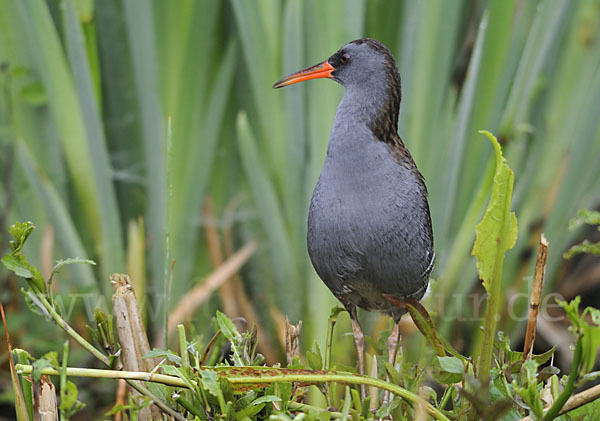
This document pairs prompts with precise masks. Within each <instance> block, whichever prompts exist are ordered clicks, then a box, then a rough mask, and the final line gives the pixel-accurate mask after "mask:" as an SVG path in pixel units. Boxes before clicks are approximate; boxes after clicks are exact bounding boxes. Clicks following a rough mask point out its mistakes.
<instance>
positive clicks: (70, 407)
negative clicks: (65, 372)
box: [59, 380, 85, 417]
mask: <svg viewBox="0 0 600 421" xmlns="http://www.w3.org/2000/svg"><path fill="white" fill-rule="evenodd" d="M60 392H61V393H60V407H59V409H60V410H61V411H64V412H65V413H66V414H68V416H69V417H70V416H71V415H73V414H74V413H75V412H77V411H79V410H81V409H83V408H84V407H85V404H84V403H82V402H80V401H78V400H77V396H78V395H79V391H78V390H77V386H75V383H73V382H72V381H71V380H67V387H66V388H65V390H61V391H60Z"/></svg>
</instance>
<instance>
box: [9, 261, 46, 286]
mask: <svg viewBox="0 0 600 421" xmlns="http://www.w3.org/2000/svg"><path fill="white" fill-rule="evenodd" d="M2 263H3V264H4V266H6V268H7V269H8V270H11V271H13V272H14V273H15V274H16V275H17V276H20V277H22V278H25V279H26V280H27V282H30V283H31V285H33V286H35V288H37V289H38V290H40V291H41V292H46V282H45V281H44V278H42V274H41V273H40V271H39V270H38V268H36V267H35V266H32V265H30V264H29V262H28V261H27V259H26V258H25V256H24V255H22V254H19V255H18V256H13V255H11V254H9V255H6V256H4V257H3V258H2Z"/></svg>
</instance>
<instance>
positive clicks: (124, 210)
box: [0, 0, 600, 402]
mask: <svg viewBox="0 0 600 421" xmlns="http://www.w3.org/2000/svg"><path fill="white" fill-rule="evenodd" d="M599 34H600V2H598V1H595V0H585V1H584V0H581V1H575V2H573V1H568V0H562V1H560V0H555V1H554V0H553V1H550V0H547V1H522V2H521V1H502V0H498V1H459V0H456V1H435V0H431V1H420V2H415V1H404V2H400V1H395V0H388V1H385V0H373V1H364V0H362V1H361V0H352V1H332V0H329V1H318V0H308V1H299V0H296V1H294V0H289V1H281V0H261V1H257V2H251V1H244V0H230V1H213V0H204V1H200V0H198V1H195V0H188V1H179V2H177V3H176V4H174V3H172V2H166V1H145V0H127V1H118V0H103V1H96V2H94V1H92V0H77V1H76V0H64V1H55V0H48V1H46V2H41V1H38V0H22V1H12V0H0V90H1V96H0V172H1V173H2V183H1V184H0V249H1V251H2V253H0V254H2V255H3V254H5V253H6V252H7V251H8V238H7V237H6V233H7V230H8V226H9V225H10V224H11V223H12V222H14V221H16V220H31V221H34V223H35V224H36V225H37V226H38V228H39V229H38V230H36V231H35V232H34V234H33V235H32V238H31V239H30V244H29V245H28V251H27V253H28V257H29V258H30V260H31V261H32V262H33V263H35V264H36V265H39V266H40V267H41V268H42V272H43V274H44V275H45V276H46V277H47V275H48V274H49V273H50V270H51V268H52V266H53V264H54V260H56V259H57V258H60V257H65V256H78V257H85V258H90V259H93V260H95V261H96V262H97V263H98V265H97V266H95V267H94V266H88V265H77V266H71V267H69V268H68V269H65V271H64V272H63V273H61V275H60V276H59V277H58V278H57V279H56V284H55V285H54V287H55V288H56V292H57V293H60V294H63V295H64V298H63V300H64V303H65V305H66V306H67V308H68V306H69V305H70V304H71V303H74V307H73V311H72V313H71V314H70V317H69V320H70V322H71V323H72V324H73V325H74V326H75V327H77V326H79V327H80V328H81V330H82V331H83V330H84V328H83V327H84V325H85V324H86V323H89V322H90V318H91V313H90V311H89V309H90V308H93V306H94V305H95V304H96V302H97V300H98V299H101V297H103V296H104V297H108V294H109V293H110V291H111V286H110V283H109V281H108V278H109V275H110V274H111V273H113V272H127V273H129V274H131V276H132V279H133V282H134V283H135V284H136V291H138V295H139V296H140V297H145V298H146V300H145V302H146V304H147V308H149V309H151V310H152V311H151V312H149V313H148V321H149V322H148V324H149V330H150V331H153V332H154V336H155V340H156V341H158V342H159V343H160V340H161V338H162V335H161V333H160V332H161V330H162V328H163V322H162V320H163V318H164V312H165V311H166V310H167V308H169V307H170V308H173V307H176V304H177V302H178V301H179V300H180V299H181V298H182V297H183V296H184V295H185V294H186V293H187V292H188V291H190V290H191V289H192V287H193V286H195V285H197V284H199V283H202V282H203V281H202V280H203V279H204V278H205V277H206V276H207V275H208V274H209V273H210V272H211V271H212V270H213V269H215V268H216V267H217V266H219V265H220V264H221V263H222V262H223V260H224V259H225V258H226V257H227V256H228V255H230V254H232V252H233V251H235V250H236V249H238V248H240V247H241V246H243V245H244V244H246V243H247V242H248V241H250V240H252V239H258V241H259V248H258V251H257V252H256V254H255V255H254V256H253V257H252V259H251V260H250V261H249V262H248V264H247V265H246V266H245V267H244V269H243V270H242V271H241V277H240V279H238V280H234V281H232V282H231V283H230V284H229V286H228V285H225V286H223V287H222V288H221V289H220V291H219V293H215V294H212V295H211V296H210V298H209V299H207V300H206V302H204V304H203V305H202V306H201V308H200V309H199V310H198V311H196V312H195V314H194V316H193V317H192V320H193V321H194V328H195V329H196V331H197V332H198V333H204V334H205V335H210V333H211V324H210V322H209V321H210V318H211V317H212V315H213V314H214V310H215V309H216V308H223V309H224V310H225V312H226V313H227V314H228V315H229V316H230V317H237V316H243V317H245V318H246V319H247V320H248V321H249V322H252V323H259V324H260V328H259V331H261V332H264V336H265V337H264V338H262V339H264V340H261V341H259V344H262V346H263V349H262V350H261V352H264V353H265V355H266V356H267V358H268V359H269V358H271V361H273V360H274V359H277V358H278V357H280V356H281V355H282V345H281V339H280V338H281V334H280V331H281V327H282V322H281V320H282V315H287V316H289V318H290V319H291V320H292V321H297V320H299V319H302V320H303V321H304V327H303V337H302V341H303V344H304V345H305V346H308V345H309V344H311V343H312V341H313V339H316V340H317V341H319V342H320V343H321V344H322V343H323V341H324V338H325V332H326V329H327V322H326V321H327V317H328V316H329V312H330V309H331V307H332V306H333V305H334V304H335V301H334V299H333V297H332V296H331V294H330V293H329V292H328V291H327V289H326V288H325V286H324V285H322V283H321V281H320V280H319V279H318V278H317V277H316V274H315V273H314V271H313V269H312V267H311V265H310V262H309V260H308V256H307V253H306V247H305V230H306V215H307V211H308V203H309V200H310V195H311V192H312V188H313V186H314V184H315V182H316V179H317V177H318V174H319V171H320V168H321V165H322V162H323V159H324V156H325V150H326V146H327V139H328V134H329V130H330V127H331V123H332V121H333V116H334V113H335V108H336V105H337V102H338V101H339V99H340V98H341V95H342V93H343V90H342V88H341V87H339V86H337V85H336V84H334V83H331V82H329V81H314V82H310V83H306V84H301V85H298V86H294V87H291V88H287V89H285V90H281V91H273V90H271V88H270V87H271V85H272V83H273V82H275V81H276V80H278V79H279V78H280V77H281V76H283V75H285V74H288V73H290V72H292V71H295V70H297V69H299V68H302V67H305V66H307V65H310V64H313V63H315V62H318V61H320V60H323V59H324V58H326V57H328V56H329V55H330V54H332V53H333V52H335V51H336V50H337V49H338V48H339V47H340V46H342V45H343V44H345V43H346V42H348V41H350V40H352V39H356V38H360V37H363V36H370V37H374V38H377V39H379V40H380V41H382V42H383V43H385V44H386V45H388V46H389V47H390V49H391V50H392V52H393V53H394V55H395V56H396V58H397V61H398V65H399V68H400V73H401V76H402V78H403V102H402V108H401V114H400V135H401V136H402V138H403V139H404V140H405V142H406V143H407V145H408V147H409V149H410V150H411V152H412V154H413V157H414V158H415V161H416V163H417V165H418V166H419V168H420V169H421V171H422V172H423V174H424V176H425V178H426V180H427V185H428V188H429V195H430V205H431V211H432V218H433V225H434V235H435V243H436V244H435V248H436V253H437V256H438V257H437V263H436V267H435V270H434V273H433V278H434V280H435V281H434V282H433V294H432V298H431V299H430V300H429V301H427V302H425V305H426V307H428V308H429V310H430V312H432V314H433V315H434V317H436V318H437V321H438V326H439V330H440V333H441V334H442V335H443V336H445V337H447V338H452V339H453V341H454V343H455V345H456V346H457V347H459V348H460V349H463V350H465V352H467V353H468V351H469V350H470V349H471V348H473V347H474V346H475V344H477V343H478V341H479V340H480V339H479V338H478V329H479V324H480V323H481V321H480V320H478V317H480V316H481V315H482V314H483V309H482V308H480V306H478V305H477V303H478V302H481V300H480V299H479V296H480V294H481V287H480V285H479V280H478V277H477V275H476V270H475V264H474V261H473V259H472V258H471V256H470V253H471V248H472V246H473V240H474V228H475V225H476V223H477V222H478V221H479V219H480V218H481V214H482V211H483V209H484V207H485V205H486V200H487V197H488V195H489V190H490V186H491V175H492V170H493V151H492V147H491V146H490V144H489V142H488V141H486V140H485V138H484V137H483V136H481V135H479V134H478V133H477V130H478V129H483V128H485V129H488V130H490V131H492V132H493V133H495V134H496V135H497V136H498V138H499V140H500V141H501V143H502V145H503V148H504V153H505V156H506V158H507V160H508V163H509V165H510V167H511V168H512V169H513V170H514V172H515V187H514V197H513V209H514V210H515V212H516V214H517V217H518V220H519V237H518V241H517V243H516V246H515V249H514V250H512V251H510V252H509V253H508V254H507V256H506V261H505V266H504V271H503V286H502V291H503V293H504V302H505V304H506V303H510V304H511V306H512V307H511V309H512V310H511V311H512V312H513V313H510V314H509V312H506V313H505V314H504V316H505V317H504V318H503V319H502V320H501V321H500V323H499V328H500V329H501V330H503V331H505V332H506V333H507V335H508V336H510V337H511V338H512V339H513V341H514V342H517V343H518V342H519V341H520V340H521V337H522V335H523V327H524V326H523V324H522V323H517V322H516V320H515V316H514V315H519V316H523V315H524V314H525V311H526V307H527V299H524V298H523V297H521V299H515V298H519V297H520V296H519V295H518V294H519V293H522V292H527V290H528V285H529V282H528V281H529V280H530V275H531V274H532V272H533V261H534V260H535V252H532V247H533V246H534V245H535V244H536V243H537V240H538V238H539V233H540V232H542V231H543V232H545V234H546V236H547V238H548V240H549V242H550V249H549V250H550V251H549V257H548V269H547V278H546V285H545V293H550V292H559V293H560V294H561V295H562V296H564V297H565V298H571V297H573V296H575V295H577V294H584V300H583V303H584V304H594V303H597V302H598V301H597V300H598V294H599V292H598V290H599V289H598V279H599V278H600V277H599V276H598V260H597V258H596V260H593V258H579V259H577V260H576V261H575V262H572V263H571V262H570V263H568V264H567V263H565V261H564V259H563V256H562V254H563V252H565V251H566V250H567V249H568V247H569V246H570V245H571V244H572V243H573V242H574V241H576V240H578V239H580V237H581V236H583V235H586V233H585V232H583V231H582V230H581V228H580V229H578V230H574V231H569V230H568V221H569V219H570V218H573V217H575V216H576V214H577V211H578V210H579V209H581V208H584V207H587V208H594V207H597V206H598V202H599V200H600V165H598V157H599V156H600V133H599V128H600V120H599V119H598V111H599V110H600V71H599V70H600V39H599ZM169 117H170V120H169ZM208 198H210V199H211V200H210V202H209V204H210V205H209V206H207V199H208ZM587 235H592V234H590V233H589V232H588V233H587ZM594 235H598V234H597V233H596V234H594ZM172 259H174V261H175V266H174V271H173V273H172V282H169V279H170V276H169V267H170V262H171V260H172ZM0 270H1V271H2V272H0V273H1V277H0V282H1V285H2V286H1V287H0V298H1V299H2V302H3V303H5V304H6V307H7V308H8V313H9V314H8V316H9V317H8V322H9V330H10V332H11V335H12V338H13V343H14V344H18V345H19V346H20V347H23V348H27V349H28V350H30V351H31V352H32V354H40V355H41V354H42V353H44V352H46V351H48V350H50V349H57V348H59V347H60V345H59V344H60V343H62V336H61V337H60V341H59V342H57V337H58V335H57V330H54V329H52V328H49V325H48V324H46V323H38V320H39V319H38V318H37V316H34V315H32V314H31V313H30V312H28V311H26V309H25V308H24V306H25V304H24V301H23V298H22V296H21V294H19V288H20V285H19V283H18V281H17V279H16V278H14V277H11V276H9V275H8V273H7V272H6V271H4V269H0ZM236 282H238V283H236ZM240 282H241V283H240ZM239 285H242V286H243V288H238V286H239ZM140 291H142V292H140ZM144 291H145V292H144ZM69 294H70V295H69ZM77 294H90V295H85V296H84V295H77ZM167 296H168V297H169V299H168V303H167V301H166V299H165V297H167ZM86 299H87V301H86ZM71 300H72V301H71ZM108 301H110V300H108ZM149 306H150V307H149ZM157 315H161V316H160V317H159V316H157ZM363 316H364V320H365V330H366V331H369V332H373V335H375V331H376V330H374V329H380V328H381V327H382V326H384V324H381V323H380V324H378V323H377V322H378V319H379V317H378V316H377V315H363ZM363 316H361V317H363ZM340 323H341V324H340V326H338V328H337V329H338V332H344V331H346V332H347V331H349V328H348V326H349V324H348V322H347V317H346V316H345V315H344V316H341V317H340ZM369 324H371V325H377V326H371V327H369ZM56 329H58V328H56ZM565 329H566V328H564V327H563V325H562V324H561V322H560V321H559V322H557V323H555V324H554V325H552V324H549V325H548V327H547V330H546V332H547V334H546V335H544V333H543V331H544V329H541V333H540V338H541V339H542V345H540V346H542V347H543V341H546V343H553V344H554V343H556V342H553V341H556V338H557V337H559V338H564V336H556V335H560V334H561V333H562V334H563V335H564V334H565V333H566V332H565ZM412 330H414V329H412V328H411V327H410V324H407V326H406V328H405V331H404V336H405V346H406V347H407V350H408V351H409V352H410V353H411V354H410V355H413V358H414V360H417V359H418V358H419V355H421V354H422V352H421V351H422V347H423V341H422V339H421V337H420V336H419V335H410V332H411V331H412ZM557 332H558V333H557ZM340 335H341V333H340ZM553 335H554V336H553ZM538 343H539V341H538ZM335 346H336V347H337V348H336V349H337V353H338V354H339V355H340V359H343V358H344V357H342V355H344V352H345V353H346V354H347V357H346V358H347V363H348V364H351V363H352V361H353V360H352V358H353V356H352V351H351V350H352V340H351V338H350V337H348V336H342V337H339V338H338V339H336V341H335ZM560 346H561V345H560V344H559V351H560ZM562 346H564V347H568V342H567V341H564V345H562ZM565 349H566V348H565ZM0 358H2V360H5V359H6V354H5V353H2V354H0ZM77 358H78V355H77V352H76V351H75V350H73V352H72V355H71V361H77ZM79 358H82V359H83V358H85V357H84V356H83V354H80V355H79ZM566 362H567V363H568V361H566ZM74 364H75V365H76V363H75V362H74ZM82 364H85V362H82ZM2 377H3V379H4V378H5V376H2ZM2 381H5V380H2ZM2 386H5V385H2ZM98 387H108V388H110V387H111V386H110V384H106V385H104V386H103V384H100V385H99V386H98ZM107 401H108V402H110V397H108V398H107Z"/></svg>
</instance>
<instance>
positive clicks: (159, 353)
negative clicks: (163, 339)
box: [142, 348, 181, 366]
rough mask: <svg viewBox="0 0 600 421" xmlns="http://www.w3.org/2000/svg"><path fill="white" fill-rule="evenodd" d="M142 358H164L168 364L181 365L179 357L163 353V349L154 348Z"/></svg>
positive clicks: (171, 353) (169, 352)
mask: <svg viewBox="0 0 600 421" xmlns="http://www.w3.org/2000/svg"><path fill="white" fill-rule="evenodd" d="M142 358H165V359H166V360H167V361H169V362H172V363H174V364H177V365H179V366H180V365H181V357H180V356H179V355H177V354H175V353H174V352H171V351H165V350H164V349H158V348H154V349H153V350H151V351H148V352H146V354H144V356H143V357H142Z"/></svg>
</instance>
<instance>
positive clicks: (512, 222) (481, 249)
mask: <svg viewBox="0 0 600 421" xmlns="http://www.w3.org/2000/svg"><path fill="white" fill-rule="evenodd" d="M480 133H482V134H485V135H486V136H487V137H488V138H489V139H490V140H491V141H492V144H493V145H494V151H495V154H496V172H495V174H494V184H493V186H492V194H491V197H490V202H489V203H488V207H487V209H486V210H485V213H484V215H483V219H482V220H481V222H480V223H479V225H477V228H475V244H474V245H473V251H472V254H473V255H474V256H475V257H476V258H477V271H478V272H479V278H480V279H481V280H482V281H483V286H484V287H485V289H486V291H487V292H488V294H491V293H492V291H491V283H492V280H494V281H495V282H500V281H501V279H500V276H501V275H502V263H503V262H504V253H505V252H506V251H507V250H510V249H511V248H512V247H513V246H514V245H515V242H516V241H517V217H516V216H515V214H514V212H511V211H510V208H511V199H512V190H513V182H514V174H513V172H512V170H511V169H510V168H509V167H508V164H507V163H506V159H504V157H503V156H502V150H501V148H500V144H499V143H498V140H497V139H496V138H495V137H494V136H493V135H492V134H491V133H490V132H488V131H485V130H482V131H480Z"/></svg>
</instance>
